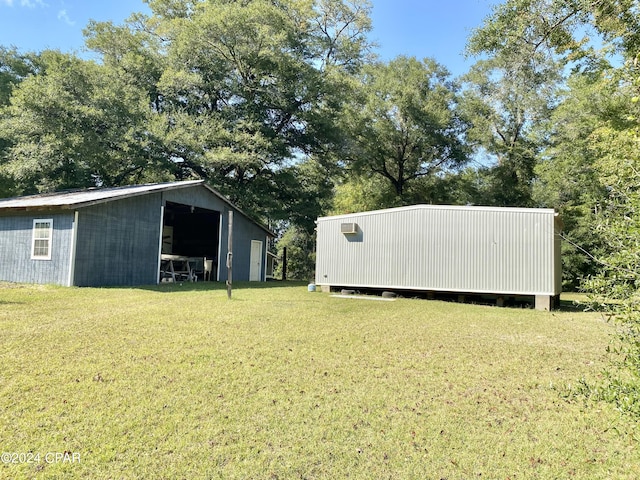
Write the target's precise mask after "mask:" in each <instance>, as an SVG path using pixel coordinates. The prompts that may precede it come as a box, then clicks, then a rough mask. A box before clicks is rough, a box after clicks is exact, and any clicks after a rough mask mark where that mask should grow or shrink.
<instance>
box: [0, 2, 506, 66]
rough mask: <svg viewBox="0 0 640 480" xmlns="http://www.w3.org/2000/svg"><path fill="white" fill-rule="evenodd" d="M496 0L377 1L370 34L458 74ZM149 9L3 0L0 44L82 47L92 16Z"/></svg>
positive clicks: (395, 51)
mask: <svg viewBox="0 0 640 480" xmlns="http://www.w3.org/2000/svg"><path fill="white" fill-rule="evenodd" d="M494 3H496V0H449V1H447V0H373V12H372V20H373V32H372V33H371V39H372V40H373V41H375V42H376V43H377V44H378V45H379V47H378V49H377V52H378V53H379V55H380V56H381V57H382V58H383V59H384V60H389V59H391V58H393V57H395V56H397V55H401V54H403V55H412V56H416V57H418V58H423V57H433V58H435V59H436V60H437V61H438V62H439V63H441V64H443V65H445V66H446V67H447V68H448V69H449V70H450V71H451V73H453V74H454V75H456V76H457V75H461V74H462V73H464V72H465V71H466V70H467V69H468V66H469V65H470V64H471V61H465V60H464V59H463V57H462V52H463V49H464V45H465V42H466V38H467V37H468V35H469V33H470V32H471V30H472V29H473V28H475V27H477V26H479V25H480V24H481V22H482V20H483V19H484V18H485V17H486V16H487V15H489V13H490V12H491V5H493V4H494ZM140 11H148V7H147V6H146V4H144V3H143V1H142V0H0V45H2V46H5V47H8V46H15V47H17V48H18V49H19V50H20V51H40V50H43V49H45V48H55V49H60V50H62V51H75V52H78V53H82V52H83V48H84V39H83V36H82V29H83V28H84V27H85V26H86V25H87V23H88V21H89V20H90V19H93V20H99V21H106V20H111V21H113V22H114V23H116V24H120V23H122V21H123V20H124V19H126V18H127V17H128V16H129V15H130V14H131V13H133V12H140Z"/></svg>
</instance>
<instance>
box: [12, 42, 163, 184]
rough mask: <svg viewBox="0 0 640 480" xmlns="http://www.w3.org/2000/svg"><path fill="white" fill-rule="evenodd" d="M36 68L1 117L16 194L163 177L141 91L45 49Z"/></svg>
mask: <svg viewBox="0 0 640 480" xmlns="http://www.w3.org/2000/svg"><path fill="white" fill-rule="evenodd" d="M39 63H40V64H41V69H42V71H41V72H40V73H39V74H38V75H31V76H29V77H27V78H25V79H24V80H23V81H22V82H21V83H20V84H19V85H18V86H17V87H15V89H14V91H13V95H12V98H11V105H10V106H8V107H5V109H4V110H3V111H2V114H1V118H0V137H3V138H5V139H6V140H7V142H8V144H9V146H8V147H7V148H6V150H5V153H4V162H3V165H2V172H3V174H5V175H8V176H9V177H10V178H11V179H12V180H13V182H14V186H15V188H16V193H20V194H24V193H35V192H50V191H53V190H60V189H67V188H77V187H87V186H96V185H98V186H100V185H105V186H114V185H122V184H127V183H139V182H141V181H145V180H151V179H154V180H155V179H158V178H166V173H165V172H166V168H167V166H166V164H163V163H162V158H159V156H158V155H157V152H156V148H157V147H156V145H157V143H158V142H157V140H156V138H155V137H154V136H153V133H152V132H153V122H152V120H151V119H150V118H149V115H148V113H149V111H148V108H147V100H146V98H145V93H144V92H143V91H141V90H139V89H136V88H135V87H132V86H131V85H129V84H127V83H124V82H122V81H121V78H120V77H119V76H118V75H116V74H115V73H114V72H113V71H111V70H109V69H108V68H107V67H104V66H100V65H97V64H95V63H92V62H87V61H84V60H80V59H78V58H76V57H74V56H72V55H68V54H63V53H59V52H55V51H46V52H43V53H42V54H40V57H39Z"/></svg>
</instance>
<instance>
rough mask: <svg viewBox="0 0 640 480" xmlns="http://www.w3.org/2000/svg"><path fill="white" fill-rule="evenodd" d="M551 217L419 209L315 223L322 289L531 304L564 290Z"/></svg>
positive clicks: (549, 302)
mask: <svg viewBox="0 0 640 480" xmlns="http://www.w3.org/2000/svg"><path fill="white" fill-rule="evenodd" d="M560 230H561V223H560V220H559V218H558V216H557V214H556V213H555V211H554V210H551V209H529V208H494V207H475V206H447V205H441V206H437V205H415V206H409V207H401V208H392V209H387V210H378V211H373V212H363V213H354V214H348V215H339V216H333V217H321V218H318V220H317V252H316V284H317V285H320V286H322V287H325V288H326V287H337V288H339V287H343V288H344V287H348V288H358V287H359V288H370V289H387V290H394V289H395V290H415V291H425V292H457V293H460V294H464V293H470V294H491V295H498V296H533V297H535V303H536V308H539V309H550V308H552V306H553V305H554V303H556V302H557V301H558V299H559V295H560V293H561V290H562V267H561V257H560V237H559V235H558V234H559V233H560Z"/></svg>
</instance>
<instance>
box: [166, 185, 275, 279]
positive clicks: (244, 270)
mask: <svg viewBox="0 0 640 480" xmlns="http://www.w3.org/2000/svg"><path fill="white" fill-rule="evenodd" d="M163 200H164V201H169V202H175V203H181V204H183V205H193V206H194V207H200V208H206V209H209V210H215V211H217V212H220V213H221V216H222V230H221V234H220V257H221V258H220V259H219V262H220V281H226V280H227V268H226V258H227V257H226V255H227V251H228V247H227V246H228V238H229V210H230V209H231V210H233V212H234V213H233V279H234V280H236V281H248V280H249V271H250V268H251V240H259V241H261V242H263V253H262V272H264V271H265V268H266V241H265V240H266V239H265V237H266V232H265V230H264V229H262V228H260V226H258V225H257V224H256V223H255V222H253V221H252V220H250V219H249V218H247V217H246V216H245V215H244V214H243V213H242V212H240V211H239V210H237V209H236V208H233V207H231V206H230V204H229V203H227V202H224V201H223V200H221V199H220V198H219V197H217V196H216V195H214V194H213V193H211V192H210V191H208V190H207V189H206V188H204V187H199V188H188V189H180V190H172V191H170V192H165V193H163Z"/></svg>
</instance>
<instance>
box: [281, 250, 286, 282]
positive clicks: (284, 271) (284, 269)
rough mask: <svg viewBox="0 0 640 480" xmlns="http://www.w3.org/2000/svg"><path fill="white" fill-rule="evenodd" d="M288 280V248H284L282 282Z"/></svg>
mask: <svg viewBox="0 0 640 480" xmlns="http://www.w3.org/2000/svg"><path fill="white" fill-rule="evenodd" d="M286 279H287V247H282V280H286Z"/></svg>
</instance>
